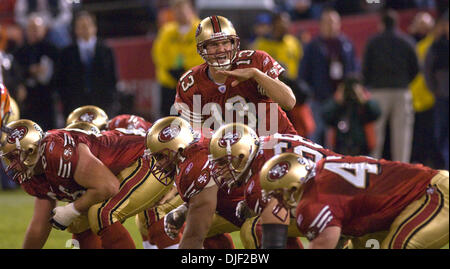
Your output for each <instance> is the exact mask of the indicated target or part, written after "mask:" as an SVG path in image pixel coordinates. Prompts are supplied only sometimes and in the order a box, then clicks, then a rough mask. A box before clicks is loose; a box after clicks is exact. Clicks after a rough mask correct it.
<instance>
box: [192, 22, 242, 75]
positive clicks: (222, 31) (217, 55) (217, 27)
mask: <svg viewBox="0 0 450 269" xmlns="http://www.w3.org/2000/svg"><path fill="white" fill-rule="evenodd" d="M223 40H229V41H230V42H231V49H230V50H226V51H224V52H214V53H209V52H208V50H207V46H208V45H209V44H212V43H214V42H217V41H223ZM195 41H196V43H197V52H198V54H200V56H201V57H202V58H203V60H205V62H206V63H207V64H208V65H209V66H211V67H214V68H216V69H222V70H224V69H229V68H230V67H231V64H232V63H233V61H234V60H235V59H236V57H237V54H238V52H239V45H240V42H239V37H238V36H237V35H236V30H235V29H234V26H233V24H232V23H231V22H230V21H229V20H228V19H227V18H225V17H222V16H210V17H207V18H205V19H203V20H202V21H201V22H200V24H199V25H198V27H197V31H196V33H195Z"/></svg>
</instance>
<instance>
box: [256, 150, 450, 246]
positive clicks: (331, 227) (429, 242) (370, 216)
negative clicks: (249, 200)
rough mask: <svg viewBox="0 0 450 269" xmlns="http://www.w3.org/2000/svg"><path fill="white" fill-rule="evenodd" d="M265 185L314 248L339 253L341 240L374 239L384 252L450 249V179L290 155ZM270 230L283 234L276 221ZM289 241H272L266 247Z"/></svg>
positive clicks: (417, 168) (356, 161) (418, 170)
mask: <svg viewBox="0 0 450 269" xmlns="http://www.w3.org/2000/svg"><path fill="white" fill-rule="evenodd" d="M260 181H261V187H262V188H263V189H264V197H265V199H266V200H269V203H270V204H271V205H275V204H279V205H280V207H285V208H286V209H291V208H294V209H295V208H296V212H295V216H296V222H297V226H298V229H299V230H300V231H301V232H302V233H303V234H305V235H306V237H307V238H308V239H309V240H310V245H309V246H310V248H313V249H318V248H321V249H323V248H326V249H329V248H335V247H336V245H337V244H338V241H339V238H340V237H341V236H345V237H350V238H355V239H357V238H361V237H365V238H372V240H378V242H379V245H380V247H381V248H383V249H429V248H441V247H443V246H444V245H445V244H448V240H449V237H448V227H449V226H448V225H449V224H448V220H449V215H448V193H449V189H448V184H449V174H448V171H442V170H441V171H438V170H434V169H431V168H429V167H425V166H423V165H420V164H406V163H401V162H393V161H386V160H383V159H381V160H376V159H372V158H368V157H363V156H358V157H351V156H340V157H337V156H330V157H327V158H324V159H322V160H321V161H319V163H318V164H314V163H311V162H308V161H307V160H306V159H304V158H302V157H301V156H300V155H297V154H295V153H283V154H281V155H278V156H275V157H273V158H272V159H270V160H269V161H267V162H266V163H265V164H264V166H263V168H262V170H261V173H260ZM271 205H268V206H271ZM270 222H271V223H272V224H271V225H272V226H275V227H279V226H283V222H282V221H281V220H279V219H277V218H272V220H270ZM284 224H285V223H284ZM284 226H286V225H284ZM263 228H265V227H263ZM282 230H283V229H279V231H282ZM367 235H369V236H367ZM284 237H285V235H283V233H282V232H278V233H273V234H272V236H271V237H270V238H269V240H268V241H266V242H263V246H264V244H267V246H268V247H269V248H270V246H271V245H273V244H275V245H278V244H280V242H283V241H284V240H285V239H283V238H284ZM352 241H353V240H352Z"/></svg>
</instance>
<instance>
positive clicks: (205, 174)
mask: <svg viewBox="0 0 450 269" xmlns="http://www.w3.org/2000/svg"><path fill="white" fill-rule="evenodd" d="M208 180H209V172H208V170H203V172H202V173H201V174H200V176H199V177H198V178H197V182H198V183H200V184H205V183H206V182H208Z"/></svg>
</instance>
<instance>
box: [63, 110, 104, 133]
mask: <svg viewBox="0 0 450 269" xmlns="http://www.w3.org/2000/svg"><path fill="white" fill-rule="evenodd" d="M79 121H84V122H90V123H92V124H94V125H95V126H97V128H98V129H99V130H103V129H105V128H106V124H107V123H108V115H106V113H105V111H104V110H103V109H101V108H99V107H98V106H82V107H79V108H77V109H75V110H74V111H72V112H71V113H70V114H69V116H68V117H67V119H66V126H67V125H69V124H71V123H73V122H79Z"/></svg>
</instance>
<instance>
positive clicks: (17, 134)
mask: <svg viewBox="0 0 450 269" xmlns="http://www.w3.org/2000/svg"><path fill="white" fill-rule="evenodd" d="M27 133H28V128H27V127H25V126H18V127H16V128H14V129H13V130H12V131H11V135H10V136H9V137H8V140H7V141H8V143H10V144H14V143H16V139H19V141H20V140H22V139H23V138H24V137H25V135H26V134H27Z"/></svg>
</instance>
